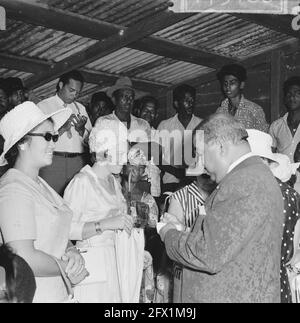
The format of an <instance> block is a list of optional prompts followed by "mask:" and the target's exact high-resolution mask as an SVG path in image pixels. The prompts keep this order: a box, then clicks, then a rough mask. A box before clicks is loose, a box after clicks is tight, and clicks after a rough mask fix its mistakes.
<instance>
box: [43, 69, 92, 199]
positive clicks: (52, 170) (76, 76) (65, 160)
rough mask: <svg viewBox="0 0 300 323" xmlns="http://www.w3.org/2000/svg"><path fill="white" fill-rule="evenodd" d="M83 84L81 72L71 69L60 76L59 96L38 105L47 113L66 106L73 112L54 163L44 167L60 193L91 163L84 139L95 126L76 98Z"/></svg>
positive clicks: (44, 175) (54, 157)
mask: <svg viewBox="0 0 300 323" xmlns="http://www.w3.org/2000/svg"><path fill="white" fill-rule="evenodd" d="M83 85H84V79H83V77H82V75H81V74H80V73H79V72H78V71H71V72H68V73H66V74H64V75H62V76H61V77H60V79H59V81H58V84H57V88H56V89H57V93H56V95H54V96H52V97H50V98H48V99H45V100H43V101H41V102H40V103H39V104H38V107H39V108H40V109H41V110H42V111H43V112H44V113H47V114H49V113H51V112H54V111H56V110H58V109H63V108H67V107H68V108H70V109H71V110H72V111H73V114H72V115H71V117H70V118H69V120H68V121H67V122H66V123H65V124H64V125H63V126H62V127H61V129H59V135H60V136H59V140H58V142H57V143H56V147H55V151H54V156H53V163H52V165H51V166H49V167H46V168H44V169H42V171H41V174H40V175H41V177H43V178H44V179H45V180H46V181H47V183H48V184H49V185H50V186H52V187H53V188H54V189H55V190H56V192H57V193H59V194H63V191H64V189H65V187H66V185H67V184H68V183H69V181H70V180H71V179H72V178H73V177H74V176H75V174H76V173H78V172H79V171H80V169H81V168H82V167H83V166H84V165H86V164H87V162H88V154H87V153H86V148H87V147H86V144H85V142H86V138H87V137H88V135H89V132H90V130H91V129H92V125H91V122H90V120H89V117H88V115H87V112H86V109H85V107H84V106H83V105H82V104H80V103H79V102H77V101H76V99H77V98H78V96H79V94H80V92H81V90H82V88H83Z"/></svg>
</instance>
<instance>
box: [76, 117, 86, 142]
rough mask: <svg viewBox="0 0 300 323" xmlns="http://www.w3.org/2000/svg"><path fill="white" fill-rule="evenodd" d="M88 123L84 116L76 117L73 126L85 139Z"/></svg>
mask: <svg viewBox="0 0 300 323" xmlns="http://www.w3.org/2000/svg"><path fill="white" fill-rule="evenodd" d="M86 123H87V117H86V116H82V115H79V114H78V115H77V116H75V115H74V118H73V125H74V127H75V130H76V131H77V132H78V133H79V136H81V137H83V135H84V132H85V125H86Z"/></svg>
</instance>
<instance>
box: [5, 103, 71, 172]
mask: <svg viewBox="0 0 300 323" xmlns="http://www.w3.org/2000/svg"><path fill="white" fill-rule="evenodd" d="M71 114H72V111H71V109H69V108H66V109H60V110H57V111H55V112H52V113H50V114H45V113H43V112H42V111H41V110H40V109H39V108H38V106H36V105H35V104H34V103H33V102H30V101H26V102H24V103H22V104H20V105H18V106H16V107H15V108H14V109H12V110H11V111H9V112H8V113H6V114H5V115H4V117H3V118H2V119H1V121H0V135H1V136H2V137H3V139H4V145H3V152H2V154H1V156H0V166H4V165H6V164H7V161H6V160H5V157H4V156H5V154H6V153H7V152H8V151H9V150H10V149H11V148H12V147H13V146H14V145H15V144H16V143H17V142H18V141H19V140H20V139H22V138H23V137H24V136H25V135H26V134H27V133H29V132H30V131H31V130H32V129H34V128H35V127H37V126H38V125H40V124H41V123H43V122H44V121H45V120H47V119H49V118H52V119H53V121H54V128H55V130H58V129H59V128H60V127H61V126H62V125H63V124H64V123H65V122H66V121H67V120H68V118H69V117H70V116H71Z"/></svg>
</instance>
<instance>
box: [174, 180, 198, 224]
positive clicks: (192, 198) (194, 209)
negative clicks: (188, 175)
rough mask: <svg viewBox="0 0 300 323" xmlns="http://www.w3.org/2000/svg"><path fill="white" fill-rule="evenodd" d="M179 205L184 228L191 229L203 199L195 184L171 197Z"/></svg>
mask: <svg viewBox="0 0 300 323" xmlns="http://www.w3.org/2000/svg"><path fill="white" fill-rule="evenodd" d="M172 198H175V199H176V200H177V201H178V202H179V203H180V205H181V207H182V209H183V214H184V218H185V226H186V227H188V228H191V227H192V226H193V224H194V222H195V220H196V217H197V216H198V215H199V214H200V207H201V206H203V205H204V197H203V196H202V194H201V193H200V191H199V189H198V186H197V184H196V183H195V182H193V183H192V184H190V185H187V186H185V187H184V188H182V189H181V190H179V191H177V192H175V193H174V194H173V195H172Z"/></svg>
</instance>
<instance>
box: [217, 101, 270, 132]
mask: <svg viewBox="0 0 300 323" xmlns="http://www.w3.org/2000/svg"><path fill="white" fill-rule="evenodd" d="M217 112H218V113H229V99H225V100H224V101H223V102H222V103H221V106H220V107H219V108H218V110H217ZM234 118H235V119H236V120H237V121H238V122H240V123H242V124H243V125H244V126H245V128H246V129H256V130H260V131H264V132H267V131H268V129H269V125H268V123H267V122H266V117H265V113H264V110H263V109H262V107H260V106H259V105H258V104H256V103H254V102H252V101H250V100H247V99H246V98H245V97H244V96H243V95H242V97H241V101H240V104H239V106H238V108H237V110H236V113H235V115H234Z"/></svg>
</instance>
